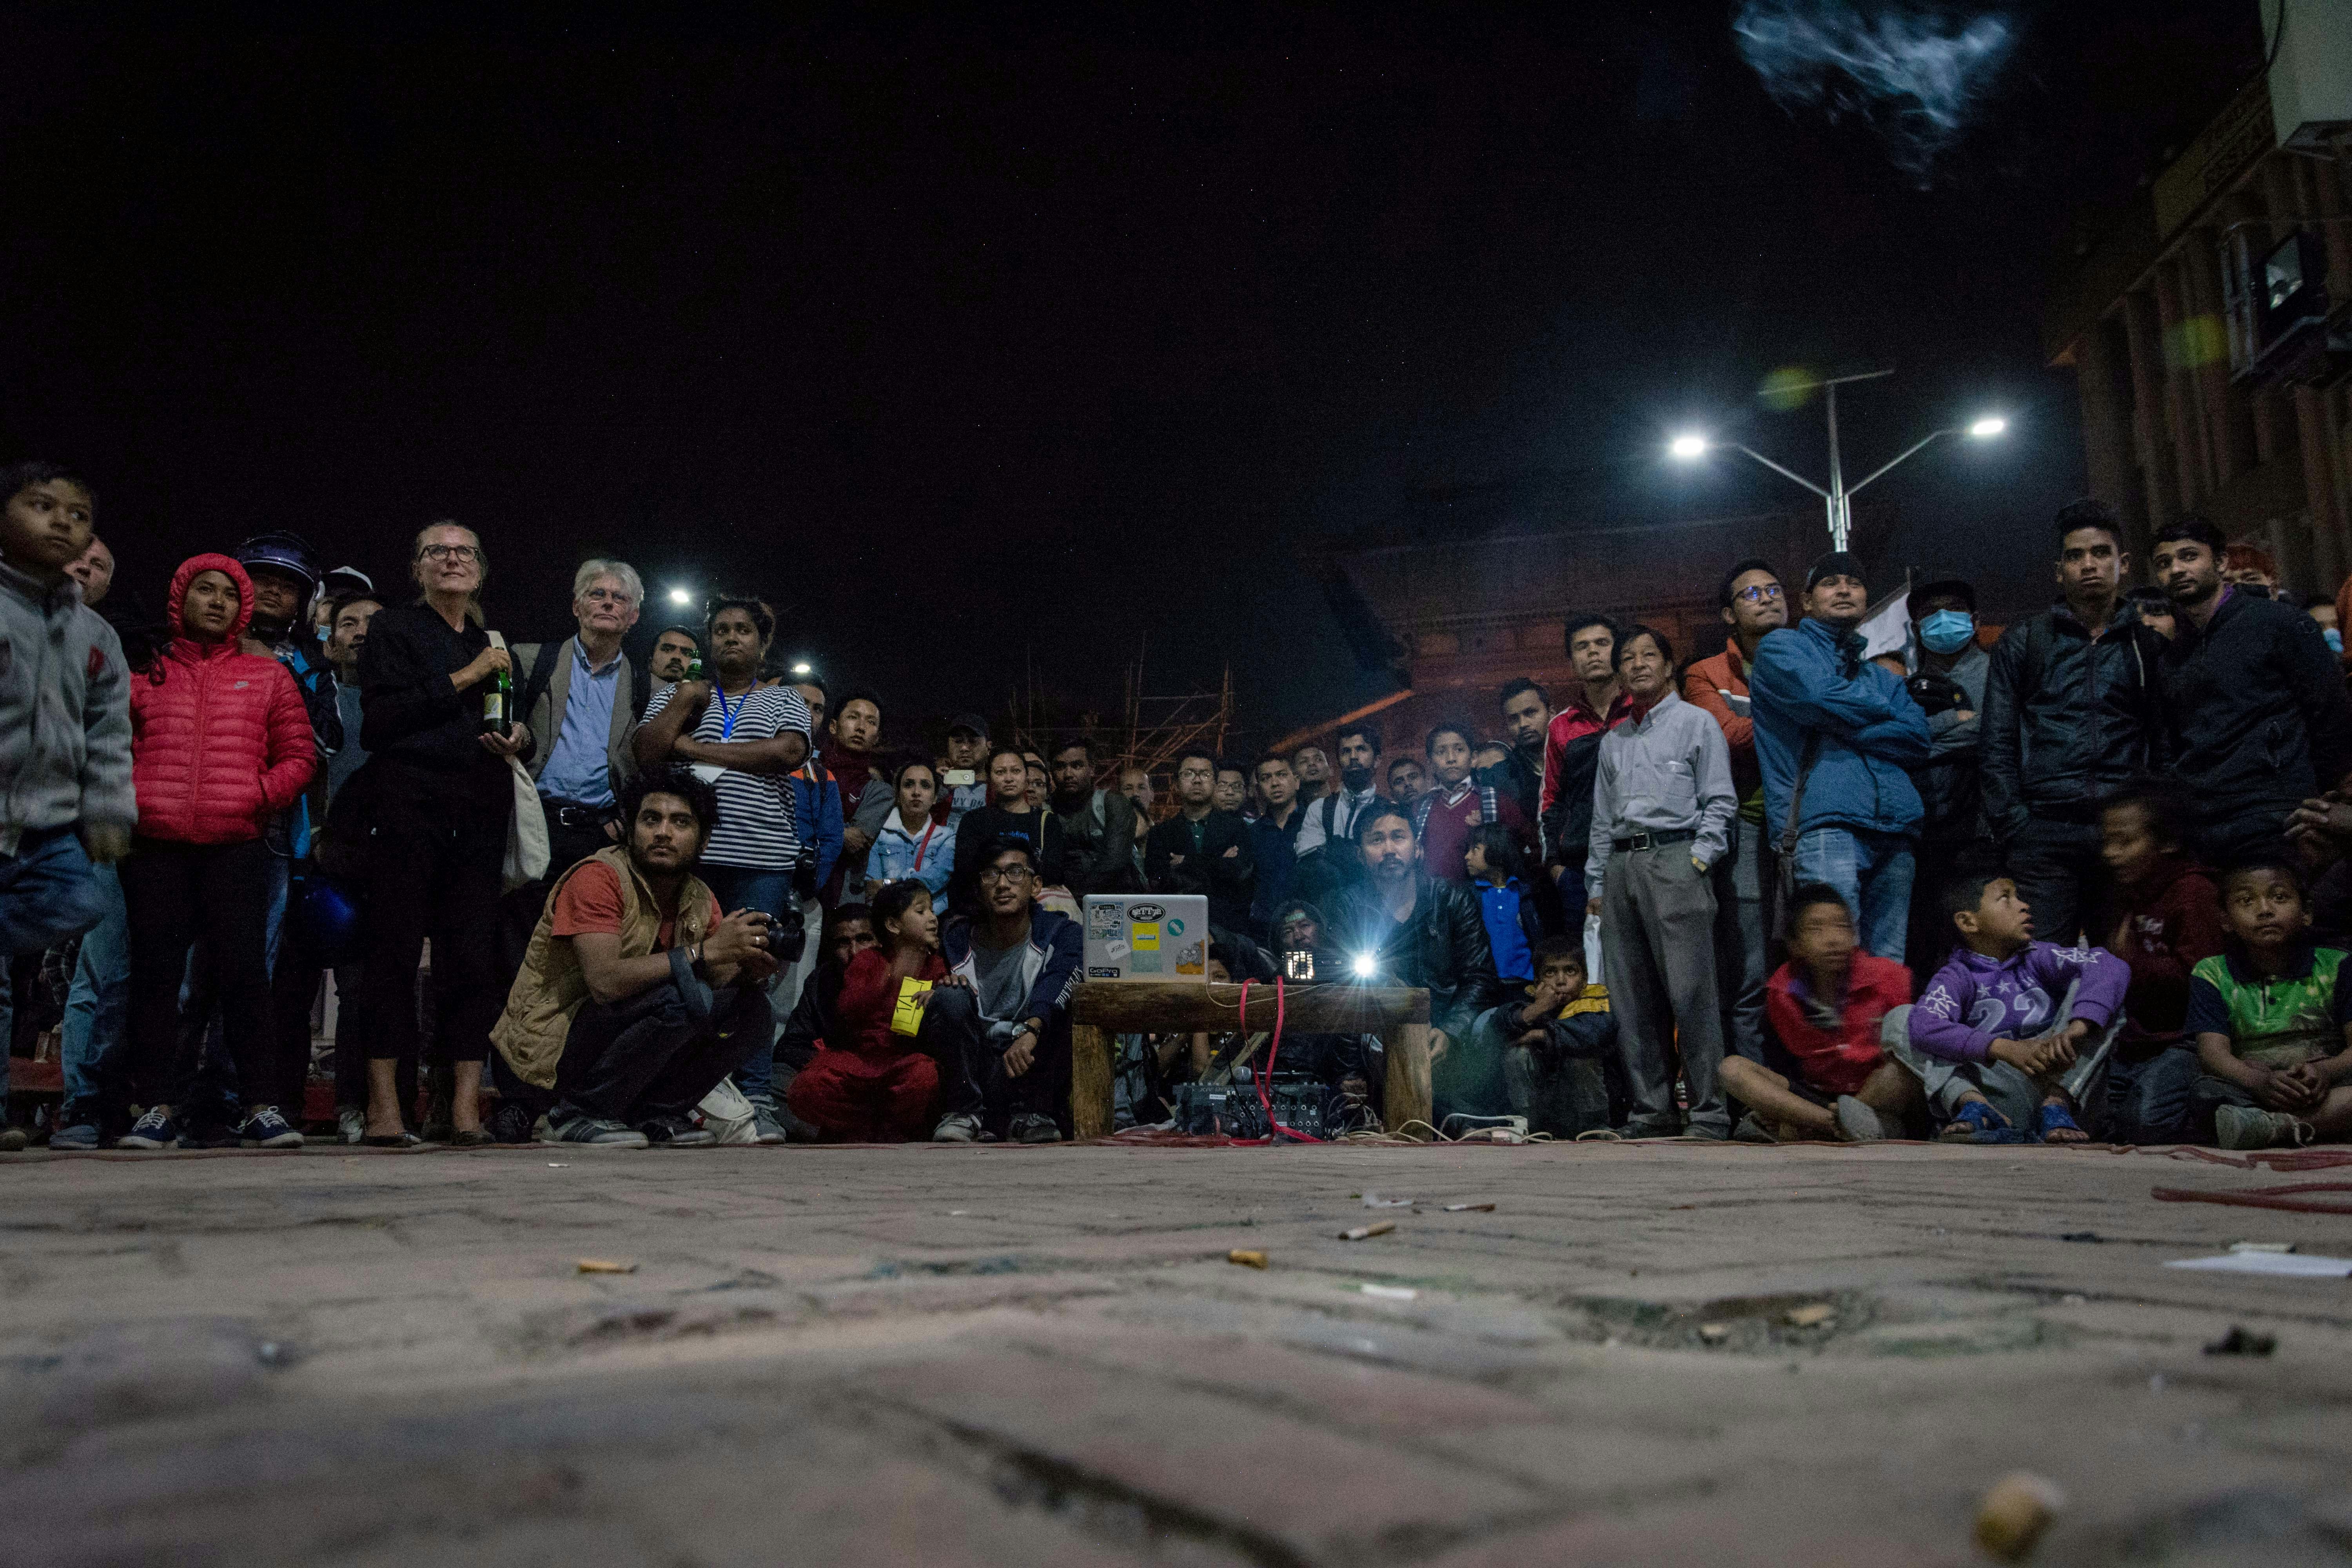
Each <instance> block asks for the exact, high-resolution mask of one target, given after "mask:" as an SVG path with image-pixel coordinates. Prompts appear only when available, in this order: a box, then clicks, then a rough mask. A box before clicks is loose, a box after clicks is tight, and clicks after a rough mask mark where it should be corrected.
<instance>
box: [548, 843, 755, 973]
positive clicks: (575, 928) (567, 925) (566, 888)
mask: <svg viewBox="0 0 2352 1568" xmlns="http://www.w3.org/2000/svg"><path fill="white" fill-rule="evenodd" d="M718 923H719V900H718V899H717V898H716V897H714V898H712V899H711V900H710V918H709V920H708V921H704V922H703V924H704V927H705V929H708V928H709V927H711V926H715V925H717V924H718ZM550 929H551V931H553V932H554V934H555V935H557V936H584V935H587V934H590V933H592V932H601V933H603V934H604V935H606V936H618V935H620V934H621V879H620V878H619V877H618V876H617V875H615V874H614V870H613V868H611V867H610V866H607V865H605V864H604V862H603V861H602V860H592V861H590V862H589V863H588V864H587V865H585V866H583V867H581V868H580V869H578V870H577V871H574V872H572V875H571V876H569V877H567V878H565V879H564V880H563V886H562V888H560V889H557V890H556V894H555V921H554V924H553V925H552V926H551V928H550ZM676 935H677V918H676V917H675V916H673V917H671V918H670V919H668V920H666V921H662V923H661V930H660V931H657V932H656V933H655V935H654V951H655V952H668V951H669V948H670V942H671V941H672V939H673V938H674V937H675V936H676Z"/></svg>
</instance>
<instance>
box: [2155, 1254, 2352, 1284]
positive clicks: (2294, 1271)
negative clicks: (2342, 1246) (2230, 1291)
mask: <svg viewBox="0 0 2352 1568" xmlns="http://www.w3.org/2000/svg"><path fill="white" fill-rule="evenodd" d="M2165 1267H2166V1268H2201V1269H2206V1270H2209V1271H2210V1272H2212V1273H2215V1274H2284V1275H2288V1276H2291V1277H2293V1278H2295V1279H2344V1278H2346V1277H2347V1276H2348V1275H2352V1258H2322V1257H2321V1256H2320V1255H2319V1254H2317V1253H2315V1252H2231V1253H2225V1254H2223V1255H2222V1256H2221V1257H2220V1258H2174V1259H2173V1260H2172V1261H2171V1262H2169V1263H2167V1264H2166V1265H2165Z"/></svg>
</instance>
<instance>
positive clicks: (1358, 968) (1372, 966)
mask: <svg viewBox="0 0 2352 1568" xmlns="http://www.w3.org/2000/svg"><path fill="white" fill-rule="evenodd" d="M1348 967H1349V968H1350V969H1353V970H1354V971H1355V972H1356V978H1357V979H1359V980H1370V978H1371V977H1372V976H1373V975H1375V974H1378V973H1380V972H1381V963H1380V960H1378V959H1376V958H1374V957H1373V956H1372V955H1371V954H1370V953H1369V952H1360V953H1358V954H1356V961H1355V963H1351V964H1349V966H1348Z"/></svg>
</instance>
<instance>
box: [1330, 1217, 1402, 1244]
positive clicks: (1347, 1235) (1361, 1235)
mask: <svg viewBox="0 0 2352 1568" xmlns="http://www.w3.org/2000/svg"><path fill="white" fill-rule="evenodd" d="M1395 1228H1396V1221H1394V1220H1392V1219H1383V1220H1375V1221H1373V1222H1372V1223H1371V1224H1370V1225H1360V1226H1355V1227H1354V1228H1352V1229H1349V1230H1343V1231H1341V1232H1340V1233H1339V1239H1340V1240H1341V1241H1368V1240H1370V1238H1371V1237H1376V1236H1386V1235H1387V1234H1388V1233H1389V1232H1391V1231H1392V1230H1394V1229H1395Z"/></svg>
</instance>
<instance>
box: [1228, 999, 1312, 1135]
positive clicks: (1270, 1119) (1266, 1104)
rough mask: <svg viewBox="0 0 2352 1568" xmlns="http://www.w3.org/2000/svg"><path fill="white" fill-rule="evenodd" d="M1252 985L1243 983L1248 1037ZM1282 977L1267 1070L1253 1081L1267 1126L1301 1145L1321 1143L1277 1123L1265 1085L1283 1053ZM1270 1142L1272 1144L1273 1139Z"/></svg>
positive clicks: (1267, 1057) (1267, 1056)
mask: <svg viewBox="0 0 2352 1568" xmlns="http://www.w3.org/2000/svg"><path fill="white" fill-rule="evenodd" d="M1250 984H1251V983H1250V982H1249V981H1246V980H1244V981H1243V982H1242V1033H1243V1034H1244V1035H1247V1034H1248V1033H1249V988H1250ZM1282 1020H1283V999H1282V976H1281V975H1279V974H1277V975H1276V976H1275V977H1274V1037H1273V1038H1272V1039H1270V1040H1268V1041H1267V1042H1266V1045H1265V1071H1264V1072H1262V1073H1256V1074H1253V1075H1252V1081H1253V1082H1254V1083H1255V1086H1256V1089H1257V1103H1258V1109H1259V1110H1263V1111H1264V1112H1265V1124H1266V1125H1267V1126H1268V1127H1271V1128H1272V1129H1274V1131H1276V1132H1279V1133H1281V1134H1282V1135H1283V1136H1284V1137H1286V1138H1295V1139H1297V1141H1298V1142H1301V1143H1320V1142H1324V1140H1323V1139H1320V1138H1318V1137H1316V1136H1315V1135H1314V1134H1312V1133H1308V1132H1300V1131H1297V1130H1295V1129H1293V1128H1288V1127H1285V1126H1284V1125H1283V1124H1282V1123H1281V1122H1279V1121H1276V1120H1275V1119H1274V1100H1273V1099H1272V1098H1271V1097H1270V1096H1268V1095H1267V1093H1266V1091H1265V1085H1266V1080H1267V1079H1271V1078H1272V1077H1273V1076H1274V1059H1275V1058H1276V1056H1278V1055H1280V1054H1281V1051H1282ZM1268 1141H1269V1142H1271V1139H1269V1140H1268Z"/></svg>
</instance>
